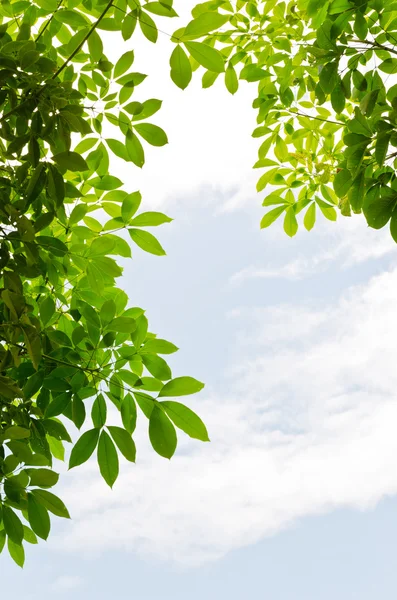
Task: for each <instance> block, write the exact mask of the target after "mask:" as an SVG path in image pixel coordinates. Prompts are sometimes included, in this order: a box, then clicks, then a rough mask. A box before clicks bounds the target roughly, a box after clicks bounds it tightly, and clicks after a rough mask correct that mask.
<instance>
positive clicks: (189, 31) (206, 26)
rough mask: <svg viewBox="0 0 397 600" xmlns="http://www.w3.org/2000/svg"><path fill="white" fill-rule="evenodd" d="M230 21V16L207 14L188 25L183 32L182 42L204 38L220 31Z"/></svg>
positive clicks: (215, 13)
mask: <svg viewBox="0 0 397 600" xmlns="http://www.w3.org/2000/svg"><path fill="white" fill-rule="evenodd" d="M229 19H230V16H229V15H221V14H219V13H217V12H205V13H203V14H201V15H199V16H198V17H197V18H196V19H193V21H190V23H188V24H187V26H186V27H185V30H184V32H183V36H182V40H186V39H195V38H198V37H202V36H203V35H206V34H207V33H210V31H214V30H215V29H219V28H220V27H222V25H224V24H225V23H227V22H228V21H229Z"/></svg>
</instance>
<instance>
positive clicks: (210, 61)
mask: <svg viewBox="0 0 397 600" xmlns="http://www.w3.org/2000/svg"><path fill="white" fill-rule="evenodd" d="M185 47H186V49H187V50H188V51H189V52H190V54H191V56H193V58H194V59H195V60H196V61H197V62H198V63H199V65H201V66H202V67H205V68H206V69H208V70H209V71H215V73H223V71H224V70H225V61H224V58H223V56H222V54H221V53H220V52H219V50H216V49H215V48H211V46H208V45H207V44H202V43H201V42H185Z"/></svg>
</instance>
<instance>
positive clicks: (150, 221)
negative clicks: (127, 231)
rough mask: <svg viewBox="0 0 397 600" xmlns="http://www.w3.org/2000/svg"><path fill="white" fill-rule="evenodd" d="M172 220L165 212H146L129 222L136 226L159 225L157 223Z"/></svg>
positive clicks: (160, 223)
mask: <svg viewBox="0 0 397 600" xmlns="http://www.w3.org/2000/svg"><path fill="white" fill-rule="evenodd" d="M171 221H172V219H170V217H167V215H165V214H163V213H160V212H145V213H141V214H140V215H138V216H137V217H135V218H134V219H132V220H131V221H130V222H129V224H130V225H134V227H157V225H163V223H171Z"/></svg>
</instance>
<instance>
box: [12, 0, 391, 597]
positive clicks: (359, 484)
mask: <svg viewBox="0 0 397 600" xmlns="http://www.w3.org/2000/svg"><path fill="white" fill-rule="evenodd" d="M190 4H191V2H190V0H189V2H186V5H184V8H185V9H186V6H187V5H190ZM176 27H177V25H176V26H175V27H173V28H171V25H170V23H168V22H165V24H164V30H165V31H170V30H172V29H176ZM139 44H141V46H140V48H142V49H144V51H143V50H141V54H144V57H143V58H142V55H141V56H139V52H137V64H136V65H135V68H136V70H139V69H140V68H142V69H143V72H150V74H151V76H150V77H148V79H147V81H145V82H144V84H142V86H140V89H139V92H138V90H137V92H136V99H138V100H139V99H146V98H149V97H159V98H162V99H164V105H163V109H162V111H161V113H159V116H158V118H156V119H155V118H153V122H155V123H156V124H159V125H162V126H164V128H165V129H166V130H167V133H168V136H169V140H170V144H169V145H168V146H167V147H166V148H160V149H157V148H155V149H152V150H149V151H148V152H147V164H146V165H145V167H144V169H143V170H142V172H141V171H139V170H138V169H135V168H131V167H130V165H128V166H127V167H126V166H125V163H115V164H114V173H115V174H116V175H118V176H120V178H121V179H123V181H125V183H126V189H129V190H130V191H133V190H134V189H141V190H142V193H143V198H144V201H143V202H144V204H143V206H144V207H145V208H147V209H158V210H162V211H164V212H166V213H167V214H169V215H170V216H172V217H173V218H174V221H173V222H172V223H171V224H169V225H165V226H163V227H161V228H159V229H158V230H157V231H156V234H157V235H158V237H159V239H160V241H161V243H162V244H163V246H164V247H165V249H166V251H167V256H166V257H154V256H151V255H147V254H144V253H143V252H141V251H140V250H139V249H137V250H136V251H134V254H133V260H132V261H126V262H125V264H124V268H125V270H124V276H123V279H122V281H121V285H122V286H123V287H124V289H125V290H126V291H127V292H128V294H129V296H130V299H131V305H134V306H142V307H143V308H145V309H146V314H147V315H148V317H149V321H150V324H151V330H152V331H155V332H157V333H158V335H159V336H160V337H163V338H165V339H169V340H170V341H173V342H174V343H175V344H176V345H177V346H178V347H179V348H180V351H179V352H178V353H177V354H176V355H173V357H172V358H171V360H170V364H171V366H172V368H173V374H174V376H178V375H192V376H194V377H197V378H198V379H200V380H201V381H204V382H205V383H206V387H205V389H204V390H203V391H202V392H201V393H200V394H198V395H197V396H192V397H191V398H190V399H187V401H186V403H187V404H188V405H189V406H190V407H191V408H192V409H193V410H195V411H196V412H197V413H199V414H200V416H202V418H203V419H204V420H205V422H206V424H207V426H208V430H209V434H210V438H211V443H209V444H202V443H200V442H197V441H194V440H191V439H190V438H187V437H186V436H184V435H183V434H181V435H180V436H179V444H178V449H177V452H176V455H175V457H174V458H173V459H172V460H171V461H166V460H164V459H162V458H161V457H159V456H157V455H155V454H154V452H153V451H152V450H151V448H150V445H149V441H148V439H147V422H146V420H145V417H143V416H142V417H141V418H140V419H139V421H138V430H137V433H136V442H137V447H138V457H137V464H136V465H131V464H129V463H125V462H124V463H123V464H122V468H121V475H120V477H119V480H118V481H117V483H116V485H115V486H114V488H113V490H110V489H108V488H107V487H106V484H105V483H104V482H103V481H102V480H101V478H100V477H99V475H98V468H97V465H96V464H95V460H93V461H92V462H90V463H88V464H86V465H84V466H83V467H80V468H79V469H78V470H76V471H72V472H70V473H67V474H66V475H64V476H63V477H62V479H63V481H62V483H61V484H60V485H59V486H58V488H57V489H58V492H57V493H58V494H59V495H60V496H61V497H62V498H63V499H64V500H65V502H66V503H67V505H68V507H69V509H70V512H71V514H72V520H71V521H68V522H66V521H64V522H60V521H59V520H58V521H56V520H54V522H53V531H52V534H51V536H50V538H49V540H48V542H47V543H41V544H40V546H39V548H37V547H33V548H28V551H27V560H26V566H25V568H24V570H23V571H20V570H19V569H18V568H17V567H16V566H14V565H13V564H11V562H10V560H9V559H8V557H7V556H6V554H5V553H4V554H3V555H2V556H1V557H0V572H1V581H2V594H4V596H5V597H7V593H8V594H9V595H11V594H12V597H13V598H14V599H15V600H22V599H24V600H25V599H28V600H30V599H31V600H36V599H37V600H38V599H39V598H40V600H47V599H48V600H49V599H50V598H51V599H53V598H60V599H63V598H70V597H71V596H73V599H74V600H83V599H84V600H85V599H86V598H96V599H97V600H105V599H108V598H109V597H110V596H113V595H114V596H115V597H116V598H118V600H127V598H128V599H130V598H131V597H136V598H139V600H158V599H159V598H162V599H163V600H171V599H172V600H182V599H184V600H185V599H186V598H188V599H189V600H196V599H198V598H200V599H201V598H206V599H207V600H215V599H216V600H218V599H219V598H228V599H229V600H243V599H245V598H249V599H250V600H255V599H256V598H266V599H268V600H315V599H316V600H317V599H318V598H321V600H331V598H332V600H334V599H335V598H338V600H353V599H356V598H357V599H360V600H373V598H374V597H381V598H382V600H389V599H390V600H391V599H392V598H393V599H394V598H395V597H396V592H397V580H396V578H395V570H396V566H397V555H396V551H395V539H396V534H397V520H396V518H395V514H396V510H397V500H396V493H397V476H396V474H395V456H396V454H397V436H396V435H395V427H396V425H395V423H396V422H397V402H396V400H395V389H396V387H397V386H396V384H397V371H396V369H395V351H396V346H397V342H396V339H397V336H396V332H397V315H396V311H395V305H396V302H395V298H396V295H397V267H396V261H395V256H396V250H395V245H394V242H393V241H392V240H391V238H390V236H389V234H388V232H387V231H386V230H381V231H374V230H370V229H368V228H367V227H366V224H365V221H364V219H363V218H361V217H359V216H356V217H354V218H352V219H346V218H345V219H343V218H341V219H339V220H338V222H337V223H330V222H328V221H325V220H324V219H319V222H318V223H317V225H316V227H315V229H314V230H313V231H312V232H310V233H307V232H305V231H303V229H302V230H300V231H299V232H298V235H297V236H296V237H295V238H293V239H289V238H287V237H286V236H285V234H284V233H283V231H282V228H281V224H275V225H273V226H272V227H271V228H270V229H267V230H264V231H261V230H260V229H259V220H260V218H261V215H262V210H263V209H262V208H261V196H262V194H263V196H264V195H265V193H262V194H256V192H255V182H256V179H257V178H258V174H257V172H254V171H252V168H251V167H252V164H253V163H254V162H255V160H256V150H257V146H258V144H257V140H253V139H252V138H251V137H250V134H251V131H252V130H253V128H254V127H255V113H254V111H253V110H252V109H251V107H250V105H251V101H252V99H253V98H254V96H255V89H254V87H249V85H247V86H246V87H244V88H242V89H241V93H240V92H239V94H237V95H236V96H235V97H231V96H230V95H229V94H228V93H227V92H226V90H225V89H224V86H223V85H222V84H219V85H218V84H217V85H215V86H214V88H211V89H210V90H201V88H200V82H199V80H197V78H196V81H195V82H194V83H193V85H192V86H191V87H189V88H188V89H187V90H186V91H184V92H182V91H180V90H178V89H176V88H175V87H174V86H173V85H172V84H171V83H170V82H169V77H168V68H167V60H168V58H167V57H168V56H169V53H170V51H171V50H172V45H171V43H170V42H169V41H168V40H167V38H166V37H165V36H163V37H162V38H161V40H160V43H159V45H158V46H150V45H149V42H145V41H142V40H140V41H139ZM134 46H135V41H134ZM130 47H131V45H129V44H126V50H127V49H130ZM139 61H141V62H140V63H139ZM145 69H146V70H145ZM156 117H157V115H156Z"/></svg>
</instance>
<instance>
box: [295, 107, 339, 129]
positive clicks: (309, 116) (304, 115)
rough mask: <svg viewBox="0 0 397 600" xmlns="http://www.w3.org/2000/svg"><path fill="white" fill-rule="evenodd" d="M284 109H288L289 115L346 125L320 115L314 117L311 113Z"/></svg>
mask: <svg viewBox="0 0 397 600" xmlns="http://www.w3.org/2000/svg"><path fill="white" fill-rule="evenodd" d="M284 110H286V111H288V112H289V113H290V114H291V115H298V116H299V117H306V118H307V119H315V120H316V121H323V122H324V123H334V125H346V123H343V122H342V121H333V120H332V119H323V118H322V117H315V116H313V115H307V114H305V113H301V112H299V111H292V110H288V108H285V109H284Z"/></svg>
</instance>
